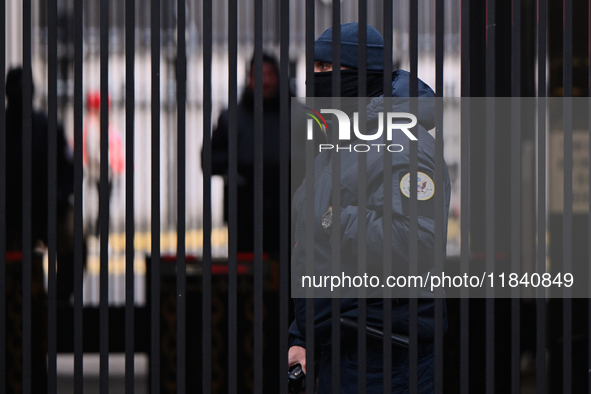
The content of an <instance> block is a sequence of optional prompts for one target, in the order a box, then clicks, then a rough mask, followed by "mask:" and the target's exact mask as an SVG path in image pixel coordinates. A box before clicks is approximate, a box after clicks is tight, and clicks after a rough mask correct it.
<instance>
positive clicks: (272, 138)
mask: <svg viewBox="0 0 591 394" xmlns="http://www.w3.org/2000/svg"><path fill="white" fill-rule="evenodd" d="M230 116H231V114H230V113H229V111H228V110H225V111H223V112H222V113H221V115H220V117H219V119H218V124H217V127H216V129H215V130H214V132H213V134H212V141H211V145H212V146H211V148H212V163H211V164H212V173H213V174H217V175H224V176H227V175H228V161H229V154H228V146H229V130H228V129H229V120H230ZM235 116H236V117H237V121H238V122H237V123H238V130H237V136H236V138H237V141H238V143H237V146H238V155H237V162H238V165H237V167H238V168H237V170H238V174H237V176H238V182H237V183H238V196H237V208H238V214H237V216H238V218H237V222H238V223H237V228H238V251H243V252H248V251H253V250H254V237H253V233H254V201H255V200H254V192H255V187H254V177H255V168H254V166H255V157H254V147H255V145H254V141H255V130H254V120H255V119H254V97H253V94H252V93H251V92H250V91H248V90H247V91H245V93H244V95H243V96H242V99H241V100H240V103H239V104H238V108H237V112H236V114H235ZM279 122H280V114H279V98H275V99H270V100H266V101H265V102H264V107H263V130H262V132H263V147H262V149H263V250H264V251H265V252H271V253H274V252H278V251H279V216H280V215H279V192H280V188H279V169H280V157H281V156H280V149H279V142H280V132H279ZM225 180H226V183H225V189H224V216H225V219H226V220H228V203H229V201H228V198H229V193H228V182H227V178H226V179H225Z"/></svg>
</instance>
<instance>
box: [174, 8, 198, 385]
mask: <svg viewBox="0 0 591 394" xmlns="http://www.w3.org/2000/svg"><path fill="white" fill-rule="evenodd" d="M185 3H186V2H185V0H178V2H177V12H178V18H177V58H176V61H177V63H176V67H177V71H176V77H177V81H176V89H177V91H176V93H177V114H178V115H177V158H178V159H177V179H178V181H177V252H176V261H177V276H176V286H177V294H176V299H177V302H176V313H177V325H176V330H177V342H176V347H177V360H176V365H177V379H176V380H177V393H179V394H184V393H185V391H186V383H185V382H186V359H185V355H186V352H185V349H186V325H185V324H186V317H185V314H186V279H187V266H186V259H185V252H186V245H185V234H186V230H185V225H186V219H185V217H186V211H187V209H186V197H185V193H186V178H187V177H186V165H187V159H186V123H185V122H186V117H187V116H186V101H187V87H186V86H187V56H186V39H185V25H186V21H185ZM204 134H205V130H204Z"/></svg>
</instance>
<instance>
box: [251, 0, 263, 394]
mask: <svg viewBox="0 0 591 394" xmlns="http://www.w3.org/2000/svg"><path fill="white" fill-rule="evenodd" d="M252 66H253V67H254V163H253V164H254V206H253V208H252V209H253V212H254V360H253V361H254V392H255V393H261V392H263V242H262V241H263V236H264V235H263V234H264V232H263V230H264V229H263V171H264V168H263V158H264V151H263V145H264V135H263V133H264V129H263V0H255V1H254V64H253V65H252ZM251 75H252V74H251Z"/></svg>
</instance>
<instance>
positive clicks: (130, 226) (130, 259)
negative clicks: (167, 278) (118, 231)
mask: <svg viewBox="0 0 591 394" xmlns="http://www.w3.org/2000/svg"><path fill="white" fill-rule="evenodd" d="M134 74H135V0H126V1H125V157H126V158H127V159H126V162H125V392H126V393H127V394H132V393H133V392H134V391H135V387H134V382H135V379H134V375H135V362H134V351H135V346H134V343H135V335H134V331H135V319H134V307H135V281H134V279H135V278H134V277H135V273H134V259H135V246H134V238H135V217H134V207H135V205H134V198H135V194H134V182H135V176H134V171H133V165H134V164H133V163H134V146H135V138H134V132H135V106H134V104H135V78H134Z"/></svg>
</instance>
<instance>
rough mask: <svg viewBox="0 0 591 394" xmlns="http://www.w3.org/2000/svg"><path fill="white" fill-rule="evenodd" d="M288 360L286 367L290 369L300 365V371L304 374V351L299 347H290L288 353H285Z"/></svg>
mask: <svg viewBox="0 0 591 394" xmlns="http://www.w3.org/2000/svg"><path fill="white" fill-rule="evenodd" d="M287 359H288V363H289V365H288V367H289V368H291V366H292V365H296V364H300V365H301V366H302V371H304V373H306V349H305V348H303V347H301V346H292V347H290V348H289V352H288V353H287Z"/></svg>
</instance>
